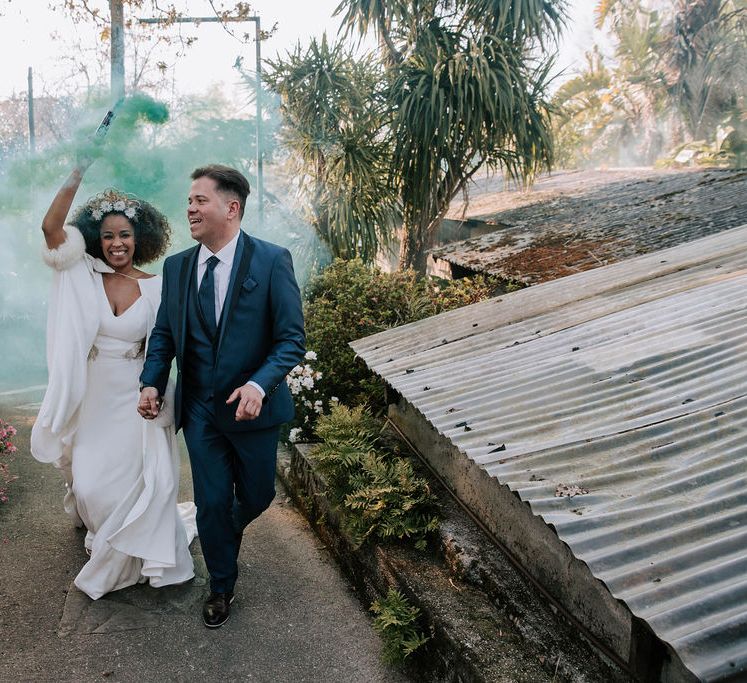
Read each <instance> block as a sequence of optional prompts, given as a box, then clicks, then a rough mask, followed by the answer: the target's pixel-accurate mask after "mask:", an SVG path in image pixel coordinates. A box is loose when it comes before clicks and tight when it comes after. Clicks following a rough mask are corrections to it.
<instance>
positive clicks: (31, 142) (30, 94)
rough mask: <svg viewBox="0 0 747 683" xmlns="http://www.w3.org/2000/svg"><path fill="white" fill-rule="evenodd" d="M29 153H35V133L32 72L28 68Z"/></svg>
mask: <svg viewBox="0 0 747 683" xmlns="http://www.w3.org/2000/svg"><path fill="white" fill-rule="evenodd" d="M28 100H29V151H30V152H31V154H34V153H35V152H36V131H35V127H34V71H33V69H32V68H31V67H29V88H28Z"/></svg>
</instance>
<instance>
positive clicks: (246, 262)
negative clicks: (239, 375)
mask: <svg viewBox="0 0 747 683" xmlns="http://www.w3.org/2000/svg"><path fill="white" fill-rule="evenodd" d="M253 253H254V242H253V240H252V238H251V237H249V235H247V234H246V233H244V232H241V234H240V237H239V241H238V244H237V245H236V254H235V255H234V258H233V267H232V268H231V279H230V280H229V282H228V291H227V292H226V300H225V302H224V303H223V310H222V312H221V316H220V335H219V337H218V347H217V352H216V353H220V347H221V344H222V343H223V337H224V335H225V333H226V329H227V328H228V324H229V322H230V320H231V313H232V311H233V309H234V307H235V306H236V302H237V301H238V299H239V295H240V294H241V288H242V285H243V283H244V280H245V279H246V278H247V277H248V275H249V272H250V265H251V260H252V254H253Z"/></svg>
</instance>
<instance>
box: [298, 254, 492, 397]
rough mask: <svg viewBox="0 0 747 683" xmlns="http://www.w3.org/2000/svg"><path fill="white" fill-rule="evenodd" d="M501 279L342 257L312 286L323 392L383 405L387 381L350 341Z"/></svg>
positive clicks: (308, 310)
mask: <svg viewBox="0 0 747 683" xmlns="http://www.w3.org/2000/svg"><path fill="white" fill-rule="evenodd" d="M497 284H498V283H497V281H496V280H494V279H491V278H486V277H483V276H477V277H475V278H473V279H466V278H465V279H463V280H434V279H424V278H418V277H417V276H416V274H415V272H414V271H412V270H404V271H397V272H395V273H384V272H382V271H381V270H379V269H378V268H371V267H368V266H366V265H365V264H364V263H363V262H362V261H361V260H359V259H355V260H352V261H343V260H342V259H336V260H335V261H334V262H333V263H332V264H331V265H330V266H328V267H327V268H326V269H325V270H324V271H322V272H321V273H320V274H319V275H318V276H317V277H315V278H312V280H311V281H310V282H309V285H308V287H307V291H306V306H305V319H306V339H307V345H308V346H309V348H313V349H315V350H316V352H317V354H318V361H317V364H316V367H317V369H318V370H320V371H321V372H322V378H321V380H320V382H319V387H320V389H321V392H322V394H323V396H325V397H327V398H329V397H331V396H337V397H338V398H339V399H340V401H341V402H342V403H345V404H347V405H357V404H359V403H365V404H367V405H368V406H369V407H370V408H372V409H373V410H374V411H379V410H380V409H383V408H384V407H385V406H386V403H385V401H384V386H383V384H382V382H381V381H380V380H379V379H377V378H376V377H374V376H373V375H372V374H371V372H370V371H369V370H368V369H367V368H366V366H365V365H364V363H363V362H362V361H361V360H360V359H357V358H356V356H355V353H354V352H353V350H352V349H351V348H350V346H349V345H348V344H349V342H351V341H353V340H355V339H360V338H361V337H365V336H368V335H371V334H375V333H376V332H382V331H383V330H387V329H390V328H392V327H397V326H398V325H404V324H405V323H410V322H414V321H416V320H421V319H423V318H427V317H429V316H432V315H435V314H437V313H441V312H442V311H446V310H451V309H452V308H457V307H459V306H464V305H466V304H470V303H475V302H477V301H481V300H483V299H485V298H487V297H489V296H491V295H492V294H493V293H494V292H495V290H496V288H497Z"/></svg>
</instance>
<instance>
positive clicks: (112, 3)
mask: <svg viewBox="0 0 747 683" xmlns="http://www.w3.org/2000/svg"><path fill="white" fill-rule="evenodd" d="M109 12H110V14H111V41H112V49H111V93H112V100H114V101H116V100H119V99H120V98H122V97H124V94H125V66H124V54H125V41H124V9H123V7H122V0H109Z"/></svg>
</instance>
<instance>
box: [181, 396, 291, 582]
mask: <svg viewBox="0 0 747 683" xmlns="http://www.w3.org/2000/svg"><path fill="white" fill-rule="evenodd" d="M183 410H184V413H183V415H184V418H183V424H182V429H183V430H184V439H185V441H186V442H187V449H188V451H189V459H190V463H191V465H192V481H193V484H194V492H195V504H196V505H197V531H198V532H199V535H200V545H201V546H202V552H203V554H204V556H205V564H206V565H207V568H208V571H209V572H210V590H212V591H213V592H215V593H231V592H233V588H234V584H235V583H236V578H237V576H238V566H237V563H236V559H237V557H238V551H239V545H240V544H241V534H242V532H243V531H244V528H245V527H246V526H247V524H249V522H251V521H252V520H253V519H255V518H256V517H258V516H259V515H260V514H261V513H262V512H264V511H265V510H266V509H267V508H268V507H269V506H270V503H271V502H272V499H273V498H274V497H275V461H276V458H277V446H278V436H279V432H280V430H279V427H270V428H269V429H261V430H257V431H249V432H224V431H221V430H219V429H217V428H216V427H215V425H214V419H213V417H214V416H213V412H212V408H211V407H210V405H209V404H208V403H206V402H204V401H202V400H200V399H199V398H195V397H189V398H188V399H186V400H185V401H184V407H183Z"/></svg>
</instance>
